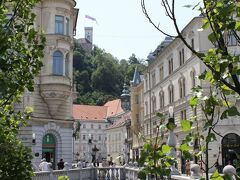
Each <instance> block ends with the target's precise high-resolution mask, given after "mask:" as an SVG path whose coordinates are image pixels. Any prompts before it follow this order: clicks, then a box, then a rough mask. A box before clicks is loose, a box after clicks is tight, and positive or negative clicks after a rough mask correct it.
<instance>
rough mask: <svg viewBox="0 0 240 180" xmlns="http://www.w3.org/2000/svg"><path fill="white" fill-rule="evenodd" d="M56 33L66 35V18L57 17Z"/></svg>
mask: <svg viewBox="0 0 240 180" xmlns="http://www.w3.org/2000/svg"><path fill="white" fill-rule="evenodd" d="M55 33H56V34H64V17H63V16H55Z"/></svg>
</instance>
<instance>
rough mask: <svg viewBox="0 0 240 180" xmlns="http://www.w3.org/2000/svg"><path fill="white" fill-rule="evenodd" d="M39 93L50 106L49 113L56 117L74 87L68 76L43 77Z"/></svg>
mask: <svg viewBox="0 0 240 180" xmlns="http://www.w3.org/2000/svg"><path fill="white" fill-rule="evenodd" d="M39 91H40V96H41V97H42V98H43V100H44V102H45V103H46V104H47V106H48V109H49V113H50V114H51V116H53V117H54V116H55V115H56V113H57V111H58V109H59V107H60V106H61V105H62V104H64V102H66V101H67V99H68V98H69V97H70V95H71V92H72V85H71V81H70V79H69V78H68V77H66V76H53V75H51V76H41V77H40V79H39Z"/></svg>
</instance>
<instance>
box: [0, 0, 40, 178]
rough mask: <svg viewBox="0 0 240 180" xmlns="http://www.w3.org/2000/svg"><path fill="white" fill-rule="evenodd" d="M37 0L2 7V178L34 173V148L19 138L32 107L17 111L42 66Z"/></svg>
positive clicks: (12, 1)
mask: <svg viewBox="0 0 240 180" xmlns="http://www.w3.org/2000/svg"><path fill="white" fill-rule="evenodd" d="M38 2H39V1H38V0H21V1H18V0H4V1H1V8H0V41H1V45H0V96H1V98H0V154H1V156H0V161H1V164H0V179H3V180H10V179H11V180H14V179H18V180H24V179H31V176H32V175H33V172H32V166H31V158H32V156H31V154H32V153H31V150H30V149H29V148H27V147H25V146H24V145H23V144H22V142H21V141H20V140H19V139H18V138H17V133H18V129H19V127H21V126H24V125H26V120H28V119H29V117H30V113H31V111H32V110H31V108H28V109H26V110H25V112H16V111H15V109H14V104H15V103H17V102H19V101H20V100H21V95H22V93H23V92H24V90H28V91H33V87H34V77H35V76H36V75H37V74H38V73H39V72H40V68H41V66H42V62H41V58H42V57H43V49H44V42H45V39H44V37H43V36H42V35H41V34H40V33H39V32H38V31H36V30H35V29H34V26H33V22H34V19H35V14H33V13H32V8H33V7H34V5H35V4H36V3H38Z"/></svg>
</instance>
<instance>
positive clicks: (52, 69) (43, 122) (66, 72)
mask: <svg viewBox="0 0 240 180" xmlns="http://www.w3.org/2000/svg"><path fill="white" fill-rule="evenodd" d="M75 6H76V2H75V1H74V0H42V1H41V2H40V3H38V4H37V5H36V6H35V8H34V10H33V11H34V12H35V13H36V15H37V16H36V21H35V24H34V25H35V27H36V28H39V29H43V31H44V33H45V37H46V47H45V49H44V53H45V55H44V58H43V59H42V62H43V67H42V69H41V73H40V75H39V76H37V77H36V78H35V89H34V92H27V91H26V92H25V93H24V97H23V103H22V104H21V106H19V105H18V106H16V108H24V107H26V106H32V107H33V108H34V112H33V114H32V118H31V121H30V122H29V124H28V126H27V127H26V128H22V129H21V131H20V134H19V136H20V139H21V140H22V141H23V142H24V144H25V145H27V146H28V147H30V148H31V149H32V151H33V155H34V159H33V163H34V164H35V165H37V166H38V165H39V163H40V160H41V159H42V158H43V157H44V158H46V159H47V161H49V162H52V163H53V167H54V168H56V164H57V162H58V161H59V160H60V159H61V158H63V160H64V161H65V162H69V163H72V160H73V137H72V128H73V122H74V121H73V117H72V102H73V81H72V58H73V36H74V35H75V32H76V23H77V17H78V9H76V8H75Z"/></svg>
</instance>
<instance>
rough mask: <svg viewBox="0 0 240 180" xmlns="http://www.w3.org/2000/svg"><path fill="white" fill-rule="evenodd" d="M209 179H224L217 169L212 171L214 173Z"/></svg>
mask: <svg viewBox="0 0 240 180" xmlns="http://www.w3.org/2000/svg"><path fill="white" fill-rule="evenodd" d="M211 179H214V180H224V178H223V177H222V176H220V174H219V173H218V171H217V170H215V171H214V173H213V174H212V176H211Z"/></svg>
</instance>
